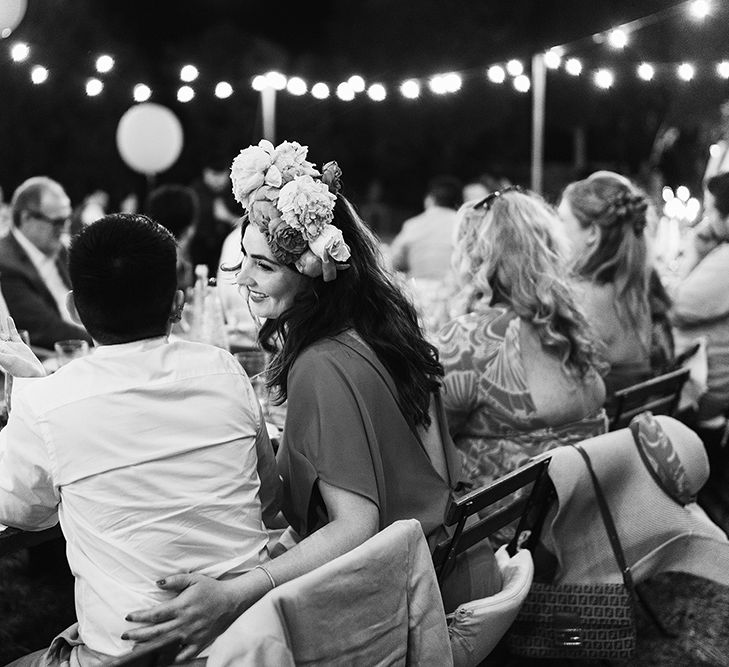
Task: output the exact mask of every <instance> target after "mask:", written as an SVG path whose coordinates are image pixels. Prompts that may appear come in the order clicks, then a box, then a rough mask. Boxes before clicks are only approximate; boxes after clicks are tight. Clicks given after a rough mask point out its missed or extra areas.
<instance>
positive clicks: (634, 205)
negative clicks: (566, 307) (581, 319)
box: [562, 171, 650, 323]
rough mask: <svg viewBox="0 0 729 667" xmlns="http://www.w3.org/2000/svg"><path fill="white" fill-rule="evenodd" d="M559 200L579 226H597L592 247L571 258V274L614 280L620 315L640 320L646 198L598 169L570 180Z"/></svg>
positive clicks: (645, 279) (645, 269)
mask: <svg viewBox="0 0 729 667" xmlns="http://www.w3.org/2000/svg"><path fill="white" fill-rule="evenodd" d="M562 199H563V200H564V201H566V203H567V205H568V206H569V209H570V211H571V212H572V214H573V215H574V217H575V218H576V219H577V221H578V222H579V223H580V225H581V226H582V227H583V228H587V227H589V226H590V225H596V226H597V228H598V229H599V231H600V238H599V241H598V243H597V244H596V246H595V248H594V250H593V251H592V252H590V253H587V254H586V255H585V256H583V257H581V258H578V260H577V262H576V263H575V266H574V270H575V272H576V274H577V275H578V276H579V277H581V278H583V279H585V280H589V281H591V282H594V283H597V284H599V285H604V284H608V283H611V284H613V285H614V286H615V290H616V294H617V297H618V299H617V304H618V313H619V315H621V316H625V315H627V317H628V318H629V319H630V320H631V321H632V322H634V323H635V322H637V321H639V316H640V314H641V313H642V312H645V309H646V308H647V307H648V277H649V273H650V272H649V270H648V261H647V253H648V251H647V244H646V239H645V233H644V230H645V227H646V224H647V222H648V219H649V206H648V200H647V198H646V197H645V195H644V194H643V193H642V192H640V191H639V190H638V189H637V188H636V187H635V186H633V185H632V183H631V182H630V181H629V180H628V179H627V178H625V177H624V176H621V175H620V174H615V173H613V172H609V171H600V172H597V173H595V174H592V175H591V176H589V177H588V178H586V179H584V180H581V181H576V182H574V183H570V184H569V185H568V186H567V187H566V188H565V190H564V192H563V194H562Z"/></svg>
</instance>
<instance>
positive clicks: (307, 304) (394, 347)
mask: <svg viewBox="0 0 729 667" xmlns="http://www.w3.org/2000/svg"><path fill="white" fill-rule="evenodd" d="M247 224H248V221H247V219H244V221H243V224H242V229H241V234H242V233H243V232H244V231H245V228H246V226H247ZM333 224H334V225H335V226H337V227H338V228H339V229H341V230H342V234H343V236H344V240H345V242H346V243H347V245H348V246H349V247H350V249H351V252H352V255H351V257H350V259H349V260H348V263H349V265H350V268H349V269H346V270H344V271H339V272H338V275H337V278H336V280H333V281H331V282H324V281H323V280H322V279H321V278H314V279H310V280H308V281H307V286H306V288H305V289H304V290H303V291H302V292H300V293H299V294H297V296H296V298H295V300H294V303H293V305H292V306H291V308H289V309H288V310H287V311H285V312H284V313H283V314H282V315H281V316H280V317H278V318H277V319H275V320H266V322H265V323H264V324H263V326H262V327H261V330H260V331H259V333H258V342H259V344H260V345H261V347H262V348H263V349H264V350H266V351H267V352H269V353H271V354H272V359H271V363H270V364H269V377H268V386H269V387H271V388H273V389H275V390H276V391H277V392H278V398H279V399H281V400H285V399H286V397H287V388H288V386H287V380H288V373H289V370H290V369H291V366H292V365H293V363H294V361H296V359H297V357H298V356H299V355H300V354H301V353H302V352H303V351H304V350H305V349H306V348H307V347H309V346H310V345H312V344H313V343H315V342H317V341H318V340H321V339H323V338H327V337H329V336H335V335H336V334H338V333H340V332H342V331H344V330H346V329H348V328H353V329H354V330H355V331H356V332H357V333H358V334H359V335H360V336H361V337H362V339H363V340H364V341H365V342H366V343H367V344H368V345H369V346H370V347H371V348H372V350H373V351H374V353H375V354H376V355H377V357H378V359H379V360H380V362H381V363H382V364H383V365H384V366H385V368H387V370H388V371H389V373H390V375H391V376H392V378H393V380H394V382H395V385H396V387H397V390H398V394H399V401H400V406H401V408H402V410H403V412H404V415H405V418H406V420H407V421H408V423H409V424H410V425H411V426H412V427H415V426H419V425H424V426H429V425H430V416H429V413H428V408H429V405H430V397H431V395H432V393H433V392H435V391H437V390H438V389H439V387H440V382H439V378H440V377H442V376H443V367H442V366H441V365H440V362H439V361H438V352H437V350H436V348H435V347H434V346H433V345H431V344H430V343H428V342H427V341H426V340H425V338H424V337H423V334H422V331H421V330H420V325H419V324H418V318H417V314H416V312H415V309H414V308H413V306H412V304H411V303H410V302H409V301H408V299H407V298H406V297H405V296H404V295H403V293H402V292H401V291H400V289H399V288H398V287H397V286H396V285H395V283H394V282H393V281H392V279H391V278H390V276H389V275H388V274H387V273H386V272H385V270H384V269H383V264H382V257H381V255H380V251H379V246H378V242H377V240H376V239H375V237H374V236H373V234H372V233H371V232H370V230H369V229H368V228H367V227H366V225H365V224H364V223H363V222H362V220H361V219H360V218H359V216H358V215H357V213H356V212H355V210H354V208H353V207H352V205H351V204H350V203H349V202H348V201H347V200H346V199H345V198H344V197H343V196H342V195H338V196H337V202H336V205H335V207H334V222H333ZM291 270H292V271H294V270H295V269H294V268H291Z"/></svg>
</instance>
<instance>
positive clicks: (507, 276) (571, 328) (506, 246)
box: [456, 191, 602, 377]
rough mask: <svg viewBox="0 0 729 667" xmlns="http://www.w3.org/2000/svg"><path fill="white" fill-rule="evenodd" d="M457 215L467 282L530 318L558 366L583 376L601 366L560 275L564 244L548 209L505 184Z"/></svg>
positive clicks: (563, 265)
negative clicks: (483, 205) (488, 202)
mask: <svg viewBox="0 0 729 667" xmlns="http://www.w3.org/2000/svg"><path fill="white" fill-rule="evenodd" d="M460 216H461V218H462V220H463V221H464V225H462V226H460V227H459V230H462V233H461V234H460V239H459V240H458V243H457V248H456V255H457V257H458V259H457V263H458V264H459V265H460V270H461V271H462V272H463V273H462V276H464V275H468V276H470V282H471V287H470V289H473V290H475V291H476V292H477V293H482V294H488V293H489V292H491V293H492V297H491V303H492V305H495V304H496V303H503V304H505V305H508V306H510V307H511V308H512V309H513V310H514V312H515V313H516V314H517V315H518V316H519V317H520V318H521V319H522V320H524V321H526V322H529V323H531V324H532V326H533V327H534V328H535V330H536V332H537V335H538V337H539V341H540V342H541V345H542V347H543V348H544V349H545V350H549V351H552V352H553V353H554V354H556V355H557V356H558V357H559V358H560V359H561V361H562V366H563V368H564V369H565V371H567V372H571V373H572V374H575V375H578V376H580V377H584V376H585V375H586V374H587V373H589V372H591V371H592V370H594V369H595V368H602V362H601V360H600V358H599V356H598V354H597V351H596V349H595V346H594V343H593V340H592V338H591V336H590V334H589V328H588V324H587V321H586V319H585V316H584V315H583V313H582V312H581V311H580V309H579V308H578V307H577V304H576V300H575V297H574V293H573V291H572V287H571V286H570V285H569V283H568V282H567V279H566V274H567V268H566V267H567V260H566V254H565V247H566V243H565V240H564V238H563V235H562V231H561V230H562V225H561V223H560V221H559V218H558V217H557V215H556V214H555V213H554V211H553V210H552V208H551V207H550V206H549V205H548V204H547V203H546V202H545V201H544V200H543V199H542V198H541V197H539V196H538V195H536V194H534V193H528V192H517V191H510V192H505V193H503V194H502V195H500V196H498V197H497V198H496V199H495V200H494V202H493V204H492V206H491V209H490V210H487V211H484V210H483V209H478V208H474V206H473V204H465V205H464V206H463V207H462V208H461V211H460Z"/></svg>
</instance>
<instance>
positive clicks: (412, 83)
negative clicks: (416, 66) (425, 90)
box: [400, 79, 420, 100]
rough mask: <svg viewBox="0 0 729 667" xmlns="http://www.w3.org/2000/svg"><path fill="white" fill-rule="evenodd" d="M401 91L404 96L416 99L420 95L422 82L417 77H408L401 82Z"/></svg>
mask: <svg viewBox="0 0 729 667" xmlns="http://www.w3.org/2000/svg"><path fill="white" fill-rule="evenodd" d="M400 92H401V93H402V96H403V97H406V98H407V99H409V100H414V99H417V98H418V97H420V83H418V82H417V81H416V80H415V79H408V80H407V81H403V82H402V83H401V84H400Z"/></svg>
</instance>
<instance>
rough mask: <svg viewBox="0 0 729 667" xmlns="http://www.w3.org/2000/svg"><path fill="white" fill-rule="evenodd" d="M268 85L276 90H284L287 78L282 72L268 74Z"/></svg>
mask: <svg viewBox="0 0 729 667" xmlns="http://www.w3.org/2000/svg"><path fill="white" fill-rule="evenodd" d="M266 84H267V85H268V86H270V87H271V88H273V89H274V90H283V89H284V88H286V77H285V76H284V75H283V74H281V72H275V71H272V72H268V73H267V74H266Z"/></svg>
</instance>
